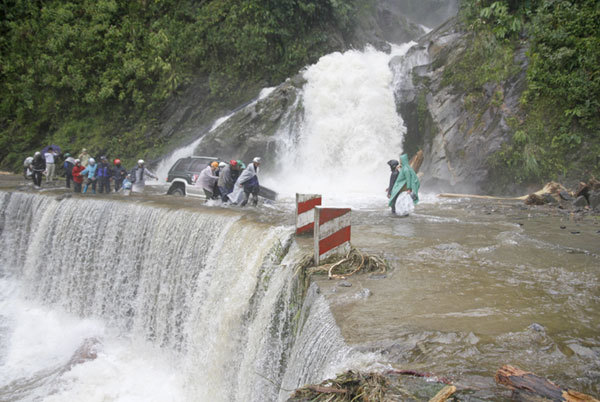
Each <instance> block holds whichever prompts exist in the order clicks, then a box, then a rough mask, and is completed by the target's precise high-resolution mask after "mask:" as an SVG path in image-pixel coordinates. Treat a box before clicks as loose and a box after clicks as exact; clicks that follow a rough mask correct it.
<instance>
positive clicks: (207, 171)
mask: <svg viewBox="0 0 600 402" xmlns="http://www.w3.org/2000/svg"><path fill="white" fill-rule="evenodd" d="M217 169H219V162H217V161H214V162H211V164H210V165H208V166H207V167H205V168H204V169H202V171H201V172H200V176H198V180H197V181H196V185H197V186H200V187H202V190H204V195H205V196H206V199H207V200H212V199H213V198H215V186H216V185H217V180H219V176H217Z"/></svg>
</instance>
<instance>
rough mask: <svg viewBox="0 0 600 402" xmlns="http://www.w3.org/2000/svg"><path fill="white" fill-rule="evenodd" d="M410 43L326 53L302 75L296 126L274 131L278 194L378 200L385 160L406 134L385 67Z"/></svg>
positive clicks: (393, 156) (394, 156)
mask: <svg viewBox="0 0 600 402" xmlns="http://www.w3.org/2000/svg"><path fill="white" fill-rule="evenodd" d="M411 45H412V44H405V45H402V46H398V47H396V46H395V47H394V48H393V49H394V51H393V52H392V53H390V54H388V53H384V52H379V51H377V50H375V49H373V48H367V49H366V50H364V51H357V50H349V51H347V52H345V53H332V54H329V55H326V56H323V57H321V59H320V60H319V61H318V62H317V63H316V64H314V65H312V66H309V67H308V68H307V69H306V70H305V71H304V73H303V74H304V78H305V79H306V80H307V82H306V84H305V85H304V87H303V89H302V94H301V97H302V107H303V122H302V124H301V126H300V127H295V129H294V130H289V129H288V128H287V127H285V126H283V127H282V129H280V130H279V133H278V143H279V151H278V159H279V160H280V161H281V167H280V172H281V173H280V174H279V175H275V176H274V178H272V180H271V181H272V182H273V183H277V184H278V185H277V187H278V188H279V189H280V191H282V192H286V193H294V192H316V193H330V194H331V193H333V194H346V195H348V194H349V193H350V194H352V193H355V194H362V195H365V194H368V195H381V196H385V194H384V192H383V190H384V189H385V187H386V183H385V181H386V180H385V178H386V177H387V176H388V175H389V174H388V173H389V170H388V167H387V165H386V163H385V162H386V161H387V160H389V159H397V158H398V157H399V154H400V153H401V152H402V141H403V137H404V132H405V128H404V124H403V121H402V118H401V117H400V116H399V115H398V114H397V113H396V104H395V100H394V91H393V89H394V87H393V78H394V77H393V74H392V70H391V69H390V67H389V62H390V60H391V59H392V58H393V57H394V56H396V55H399V54H404V53H405V52H406V51H407V50H408V48H409V47H410V46H411ZM382 186H383V187H382Z"/></svg>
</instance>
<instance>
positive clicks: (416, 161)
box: [409, 149, 425, 173]
mask: <svg viewBox="0 0 600 402" xmlns="http://www.w3.org/2000/svg"><path fill="white" fill-rule="evenodd" d="M423 159H425V157H424V156H423V150H422V149H420V150H419V152H417V153H416V154H415V155H414V156H413V157H412V159H411V160H410V162H409V164H410V167H411V168H413V170H414V171H415V173H419V169H421V165H422V164H423Z"/></svg>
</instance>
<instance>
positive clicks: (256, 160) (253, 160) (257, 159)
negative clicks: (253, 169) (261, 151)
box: [252, 156, 260, 163]
mask: <svg viewBox="0 0 600 402" xmlns="http://www.w3.org/2000/svg"><path fill="white" fill-rule="evenodd" d="M252 162H254V163H260V158H259V157H258V156H257V157H256V158H254V159H252Z"/></svg>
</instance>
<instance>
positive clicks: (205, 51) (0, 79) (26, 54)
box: [0, 0, 421, 169]
mask: <svg viewBox="0 0 600 402" xmlns="http://www.w3.org/2000/svg"><path fill="white" fill-rule="evenodd" d="M389 27H393V29H388V28H389ZM420 33H421V30H420V28H418V27H417V26H416V25H414V24H411V23H409V22H408V21H407V20H406V19H404V18H403V17H402V16H400V15H398V14H395V13H394V12H393V11H391V10H389V8H388V7H386V6H385V5H378V4H377V2H376V1H374V0H373V1H366V2H364V1H355V0H352V1H347V2H341V1H337V0H282V1H276V2H274V1H267V0H226V1H201V2H198V1H193V0H184V1H171V0H169V1H161V2H154V1H147V0H135V1H125V0H100V1H95V0H94V1H92V0H86V1H83V2H76V1H68V0H53V1H48V2H37V1H32V2H21V1H9V2H5V3H4V4H3V7H2V8H0V52H1V53H0V54H1V58H2V68H1V69H0V93H1V94H2V97H1V99H0V168H4V169H6V168H9V169H18V168H19V166H20V164H21V162H22V161H23V159H24V158H25V156H27V155H30V154H32V153H33V152H34V151H36V150H39V149H41V148H42V147H43V146H45V145H47V144H52V143H56V144H58V145H60V146H62V147H63V150H66V151H70V152H72V153H73V152H77V151H79V150H80V149H81V148H82V147H87V148H88V149H90V150H91V152H92V154H94V155H99V154H106V155H109V157H111V158H112V157H120V158H121V159H125V161H126V162H130V161H132V160H134V159H137V158H138V157H140V156H143V157H144V158H146V159H150V160H151V159H153V158H157V157H159V156H161V155H162V154H164V152H165V151H167V150H168V149H169V148H172V147H175V146H177V145H181V143H182V142H185V141H186V139H191V138H192V137H197V136H198V134H199V133H202V132H203V131H204V130H205V129H206V128H207V127H208V125H209V124H210V123H211V122H212V121H213V120H214V119H215V118H216V117H218V116H220V115H222V114H225V113H226V112H227V111H229V110H232V109H234V108H235V107H237V106H240V105H242V104H244V103H245V102H247V101H249V100H250V99H252V98H253V97H255V96H256V95H257V94H258V90H259V89H260V88H262V87H265V86H271V85H276V84H279V83H280V82H282V81H283V80H284V79H285V78H286V77H289V76H291V75H294V74H295V73H297V72H298V70H299V69H301V68H302V67H303V66H305V65H307V64H310V63H313V62H315V61H316V60H317V59H318V58H319V57H320V56H321V55H323V54H326V53H329V52H331V51H334V50H345V49H347V48H349V47H362V46H363V45H364V44H365V43H367V42H369V43H373V44H375V45H376V46H379V47H385V46H388V45H387V42H386V41H406V40H410V39H413V38H416V37H417V36H418V35H419V34H420Z"/></svg>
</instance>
